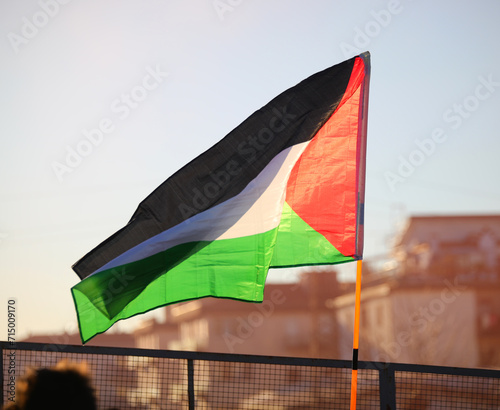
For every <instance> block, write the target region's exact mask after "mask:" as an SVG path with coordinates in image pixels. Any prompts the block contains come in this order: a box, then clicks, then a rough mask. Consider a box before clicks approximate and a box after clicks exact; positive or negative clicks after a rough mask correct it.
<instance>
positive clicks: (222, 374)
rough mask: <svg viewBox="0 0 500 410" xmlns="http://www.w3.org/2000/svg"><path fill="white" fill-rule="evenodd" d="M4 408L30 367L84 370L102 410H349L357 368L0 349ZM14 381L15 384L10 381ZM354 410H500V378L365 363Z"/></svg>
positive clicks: (227, 357)
mask: <svg viewBox="0 0 500 410" xmlns="http://www.w3.org/2000/svg"><path fill="white" fill-rule="evenodd" d="M0 349H1V354H0V361H1V362H0V364H1V366H2V372H1V375H0V377H1V379H0V385H1V386H2V391H1V393H2V398H3V403H7V402H8V401H9V399H12V398H13V397H12V395H13V394H14V390H13V389H14V384H15V380H18V379H19V378H20V377H21V376H22V375H23V374H24V373H25V371H26V370H27V369H28V368H30V367H31V368H33V367H35V368H38V367H52V366H54V365H56V364H57V363H58V362H59V361H61V360H64V359H66V360H68V361H70V362H76V363H79V362H86V363H87V364H88V365H89V367H90V369H91V376H92V382H93V385H94V387H95V390H96V393H97V397H98V405H99V409H111V408H113V409H152V410H154V409H246V410H250V409H259V410H264V409H275V410H278V409H280V410H281V409H282V410H285V409H289V410H291V409H294V410H298V409H348V408H349V399H350V378H351V371H350V367H351V362H350V361H347V360H323V359H305V358H288V357H267V356H251V355H234V354H218V353H203V352H183V351H162V350H146V349H126V348H109V347H86V346H72V345H56V344H40V343H16V344H15V345H11V344H10V343H8V342H0ZM13 377H14V378H13ZM357 403H358V409H378V408H380V409H412V410H415V409H500V371H497V370H486V369H462V368H450V367H438V366H420V365H410V364H393V363H379V362H363V361H361V362H359V371H358V397H357Z"/></svg>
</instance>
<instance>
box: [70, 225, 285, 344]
mask: <svg viewBox="0 0 500 410" xmlns="http://www.w3.org/2000/svg"><path fill="white" fill-rule="evenodd" d="M276 235H277V228H276V229H273V230H270V231H268V232H265V233H262V234H256V235H252V236H246V237H240V238H234V239H223V240H216V241H213V242H197V243H187V244H182V245H178V246H175V247H173V248H171V249H168V250H166V251H163V252H161V253H158V254H155V255H153V256H150V257H148V258H145V259H143V260H140V261H137V262H132V263H130V264H127V265H123V266H121V267H117V268H112V269H109V270H106V271H102V272H99V273H97V274H95V275H92V276H90V277H88V278H87V279H85V280H84V281H81V282H80V283H78V284H77V285H75V286H74V287H73V288H72V289H71V290H72V294H73V299H74V301H75V305H76V307H77V313H78V324H79V326H80V332H81V336H82V341H83V342H84V343H85V342H86V341H88V340H89V339H90V338H92V337H93V336H95V335H96V334H98V333H103V332H105V331H106V330H107V329H109V328H110V327H111V326H112V325H113V324H114V323H116V322H117V321H118V320H121V319H126V318H130V317H132V316H135V315H138V314H140V313H145V312H147V311H149V310H152V309H155V308H157V307H159V306H165V305H168V304H170V303H174V302H179V301H183V300H191V299H197V298H201V297H206V296H214V297H221V298H232V299H239V300H244V301H248V302H262V300H263V294H264V284H265V281H266V276H267V271H268V269H269V265H270V263H271V258H272V252H273V249H274V243H275V241H276ZM172 260H174V261H178V263H176V264H175V266H172V263H169V261H172ZM249 266H251V267H252V269H249V268H248V267H249ZM158 271H159V272H161V273H160V274H158V273H157V272H158ZM139 294H140V295H141V297H137V296H139Z"/></svg>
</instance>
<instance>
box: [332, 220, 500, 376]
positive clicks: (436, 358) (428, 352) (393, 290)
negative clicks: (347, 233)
mask: <svg viewBox="0 0 500 410" xmlns="http://www.w3.org/2000/svg"><path fill="white" fill-rule="evenodd" d="M392 252H393V254H392V256H393V258H392V260H390V261H387V263H385V264H382V265H379V266H378V267H377V268H373V267H371V268H370V265H369V264H368V266H367V269H366V274H365V275H364V278H363V287H362V298H361V319H360V359H362V360H381V361H392V362H406V363H419V364H433V365H449V366H463V367H497V368H498V367H500V349H498V346H500V298H499V294H500V263H499V261H500V215H491V216H488V215H486V216H436V217H412V218H410V219H409V220H408V222H407V224H406V226H405V227H404V229H402V231H401V232H400V234H399V235H398V236H397V238H396V241H395V246H394V249H393V251H392ZM328 305H329V306H330V308H332V310H333V311H335V312H336V318H337V321H338V325H339V331H340V333H339V335H338V337H339V355H340V357H345V356H346V355H348V354H349V352H350V349H351V346H350V343H349V341H350V338H351V337H352V336H351V335H352V323H353V317H354V294H352V293H350V294H345V295H342V296H339V297H337V298H334V299H332V300H330V301H329V302H328Z"/></svg>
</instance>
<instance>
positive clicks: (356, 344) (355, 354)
mask: <svg viewBox="0 0 500 410" xmlns="http://www.w3.org/2000/svg"><path fill="white" fill-rule="evenodd" d="M362 266H363V265H362V261H361V260H358V261H357V266H356V299H355V302H354V332H353V338H352V375H351V410H356V397H357V393H358V347H359V314H360V313H359V312H360V305H361V271H362Z"/></svg>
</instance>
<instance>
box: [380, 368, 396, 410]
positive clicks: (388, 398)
mask: <svg viewBox="0 0 500 410" xmlns="http://www.w3.org/2000/svg"><path fill="white" fill-rule="evenodd" d="M378 382H379V391H380V410H395V409H396V380H395V373H394V368H393V367H392V366H390V365H388V366H386V367H384V368H382V369H380V370H379V376H378Z"/></svg>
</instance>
